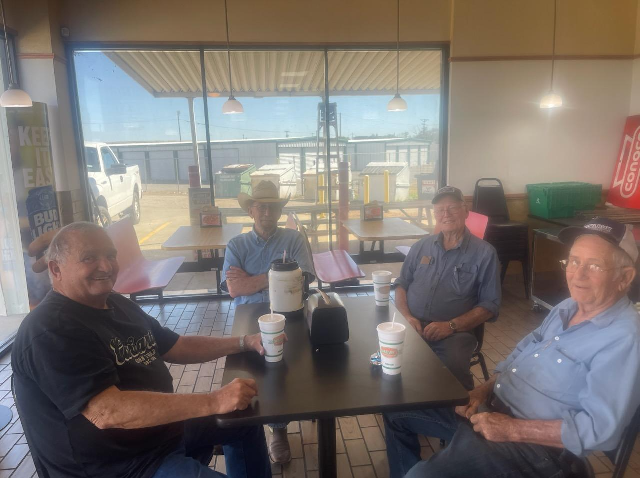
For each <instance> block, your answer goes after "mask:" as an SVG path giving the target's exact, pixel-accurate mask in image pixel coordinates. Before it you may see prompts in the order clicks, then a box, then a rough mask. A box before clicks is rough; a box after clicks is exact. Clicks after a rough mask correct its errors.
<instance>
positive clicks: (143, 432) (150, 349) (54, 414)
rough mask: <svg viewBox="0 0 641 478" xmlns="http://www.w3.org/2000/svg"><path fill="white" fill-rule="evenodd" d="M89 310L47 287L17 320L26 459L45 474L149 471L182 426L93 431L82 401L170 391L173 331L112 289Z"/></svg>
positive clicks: (141, 474) (16, 365)
mask: <svg viewBox="0 0 641 478" xmlns="http://www.w3.org/2000/svg"><path fill="white" fill-rule="evenodd" d="M107 305H108V306H109V308H108V309H104V310H103V309H94V308H92V307H88V306H86V305H82V304H79V303H78V302H75V301H73V300H71V299H68V298H67V297H65V296H63V295H61V294H58V293H56V292H53V291H52V292H50V293H49V294H48V295H47V297H46V298H45V299H44V300H43V301H42V302H41V303H40V304H39V305H38V307H36V308H35V309H34V310H33V311H32V312H31V313H30V314H29V315H27V317H25V319H24V321H23V322H22V324H21V326H20V329H19V330H18V334H17V336H16V339H15V342H14V345H13V351H12V357H11V363H12V366H13V374H14V389H15V392H16V396H17V400H18V409H19V412H20V418H21V421H22V425H23V428H24V430H25V433H26V435H27V440H28V441H29V445H30V448H31V452H32V454H33V455H34V459H36V460H39V461H41V462H42V464H43V465H44V467H45V468H46V469H47V471H49V473H50V476H52V477H87V476H92V477H94V476H95V477H110V478H111V477H126V478H134V477H135V478H147V477H149V476H152V475H153V474H154V472H155V470H156V468H157V467H158V466H159V465H160V462H161V461H162V459H163V458H164V457H165V456H166V455H167V454H168V453H169V452H171V451H172V450H174V449H176V448H177V447H178V446H179V445H180V442H181V439H182V434H183V423H181V422H179V423H172V424H168V425H162V426H157V427H150V428H140V429H135V430H124V429H107V430H100V429H99V428H97V427H96V426H94V425H93V424H92V423H91V422H90V421H89V420H87V419H86V418H85V417H84V416H83V415H82V413H81V412H82V410H84V408H85V407H86V406H87V403H88V402H89V401H90V400H91V399H92V398H93V397H94V396H96V395H98V394H99V393H100V392H102V391H104V390H105V389H107V388H109V387H111V386H113V385H115V386H116V387H118V388H119V389H120V390H138V391H143V390H144V391H155V392H165V393H173V385H172V377H171V375H170V374H169V370H168V369H167V366H166V365H165V363H164V361H163V360H162V355H164V354H165V353H166V352H167V351H169V349H171V348H172V347H173V346H174V344H175V343H176V341H177V340H178V335H177V334H176V333H174V332H172V331H170V330H169V329H167V328H164V327H161V326H160V324H159V323H158V322H157V321H156V320H155V319H154V318H153V317H150V316H149V315H147V314H146V313H144V312H143V311H142V310H141V309H140V307H138V306H137V305H136V304H135V303H133V302H131V301H130V300H128V299H126V298H124V297H122V296H121V295H119V294H111V295H110V296H109V298H108V299H107Z"/></svg>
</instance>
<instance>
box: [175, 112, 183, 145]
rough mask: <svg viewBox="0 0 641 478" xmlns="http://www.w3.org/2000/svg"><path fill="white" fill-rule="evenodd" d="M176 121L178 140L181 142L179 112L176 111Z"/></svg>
mask: <svg viewBox="0 0 641 478" xmlns="http://www.w3.org/2000/svg"><path fill="white" fill-rule="evenodd" d="M176 121H177V122H178V139H179V141H181V142H182V140H183V135H182V133H181V132H180V110H178V111H176Z"/></svg>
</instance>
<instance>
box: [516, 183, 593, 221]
mask: <svg viewBox="0 0 641 478" xmlns="http://www.w3.org/2000/svg"><path fill="white" fill-rule="evenodd" d="M526 188H527V192H528V197H529V200H530V214H533V215H535V216H539V217H544V218H547V219H553V218H557V217H573V216H574V213H575V211H579V210H582V209H594V208H595V206H596V205H597V204H599V202H600V201H601V185H600V184H590V183H580V182H566V183H538V184H528V185H526Z"/></svg>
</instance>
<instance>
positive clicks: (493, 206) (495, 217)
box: [472, 178, 530, 299]
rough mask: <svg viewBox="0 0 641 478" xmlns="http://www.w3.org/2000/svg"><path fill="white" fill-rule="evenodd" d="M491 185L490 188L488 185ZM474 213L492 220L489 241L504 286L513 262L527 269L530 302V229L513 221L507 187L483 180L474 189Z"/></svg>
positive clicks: (525, 277)
mask: <svg viewBox="0 0 641 478" xmlns="http://www.w3.org/2000/svg"><path fill="white" fill-rule="evenodd" d="M488 183H489V184H488ZM472 211H474V212H478V213H480V214H484V215H486V216H487V217H488V218H489V220H488V224H487V229H486V231H485V240H486V241H487V242H489V243H490V244H492V245H493V246H494V248H495V249H496V253H497V255H498V257H499V262H500V263H501V283H503V279H505V273H506V272H507V266H508V264H509V263H510V261H520V262H521V265H522V266H523V282H524V285H525V297H526V298H528V299H529V298H530V274H529V271H530V251H529V234H528V225H527V224H525V223H522V222H515V221H510V213H509V212H508V209H507V201H506V200H505V191H504V190H503V184H502V183H501V181H500V180H499V179H497V178H481V179H479V180H478V181H476V184H475V186H474V198H473V202H472Z"/></svg>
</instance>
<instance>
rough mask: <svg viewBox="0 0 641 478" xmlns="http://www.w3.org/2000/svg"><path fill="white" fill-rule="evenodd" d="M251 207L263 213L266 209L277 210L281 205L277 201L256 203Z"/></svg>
mask: <svg viewBox="0 0 641 478" xmlns="http://www.w3.org/2000/svg"><path fill="white" fill-rule="evenodd" d="M252 207H253V208H254V209H256V210H257V211H258V212H260V213H261V214H265V213H266V212H267V211H269V212H278V211H280V210H281V209H282V206H281V205H280V203H278V202H272V203H256V204H254V205H253V206H252Z"/></svg>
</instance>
